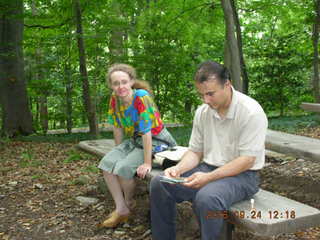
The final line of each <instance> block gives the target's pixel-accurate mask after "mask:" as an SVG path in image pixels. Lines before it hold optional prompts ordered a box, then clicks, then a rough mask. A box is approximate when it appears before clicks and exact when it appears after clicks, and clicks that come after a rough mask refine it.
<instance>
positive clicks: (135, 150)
mask: <svg viewBox="0 0 320 240" xmlns="http://www.w3.org/2000/svg"><path fill="white" fill-rule="evenodd" d="M156 138H158V139H161V140H165V141H166V142H169V143H170V144H171V145H172V146H175V145H177V144H176V141H175V140H174V138H173V137H172V135H171V134H170V133H169V131H168V130H167V129H166V128H163V129H162V131H161V132H160V133H159V134H158V135H157V136H156ZM137 142H138V145H140V146H142V138H138V139H137ZM161 144H163V142H161V141H159V140H156V139H152V146H153V147H154V146H158V145H161ZM143 163H144V153H143V149H142V148H139V147H136V144H135V143H134V141H133V139H132V138H130V139H126V140H124V141H123V142H122V143H121V144H119V145H118V146H116V147H114V148H113V149H112V150H111V151H110V152H108V153H107V154H106V155H105V156H104V157H103V158H102V159H101V161H100V163H99V165H98V168H100V169H102V170H104V171H107V172H109V173H113V174H115V175H118V176H120V177H123V178H126V179H131V178H133V177H134V176H135V174H136V171H137V168H138V167H139V166H140V165H141V164H143Z"/></svg>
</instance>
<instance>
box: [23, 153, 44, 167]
mask: <svg viewBox="0 0 320 240" xmlns="http://www.w3.org/2000/svg"><path fill="white" fill-rule="evenodd" d="M41 165H42V162H41V161H40V160H37V159H36V158H35V156H34V153H33V151H31V150H30V149H28V150H27V151H24V152H23V153H22V154H21V160H20V161H19V166H20V167H22V168H24V167H39V166H41Z"/></svg>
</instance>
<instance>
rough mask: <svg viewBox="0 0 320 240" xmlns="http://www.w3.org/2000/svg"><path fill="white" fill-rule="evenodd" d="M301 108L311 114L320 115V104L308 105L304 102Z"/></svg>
mask: <svg viewBox="0 0 320 240" xmlns="http://www.w3.org/2000/svg"><path fill="white" fill-rule="evenodd" d="M300 108H302V109H303V110H306V111H309V112H316V113H320V103H306V102H303V103H301V104H300Z"/></svg>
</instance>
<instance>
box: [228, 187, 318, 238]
mask: <svg viewBox="0 0 320 240" xmlns="http://www.w3.org/2000/svg"><path fill="white" fill-rule="evenodd" d="M253 199H254V211H252V209H251V203H250V201H242V202H239V203H236V204H234V205H233V206H232V207H231V209H230V215H231V217H233V218H232V219H233V221H235V223H236V224H240V225H241V226H243V227H245V228H246V229H247V230H249V231H250V232H252V233H253V234H255V235H258V236H275V235H278V234H281V233H294V232H298V231H300V230H304V229H306V228H310V227H317V226H319V225H320V210H318V209H316V208H313V207H310V206H308V205H306V204H303V203H300V202H297V201H294V200H291V199H289V198H286V197H282V196H279V195H277V194H274V193H272V192H268V191H265V190H262V189H260V191H259V192H258V193H257V194H256V195H254V197H253Z"/></svg>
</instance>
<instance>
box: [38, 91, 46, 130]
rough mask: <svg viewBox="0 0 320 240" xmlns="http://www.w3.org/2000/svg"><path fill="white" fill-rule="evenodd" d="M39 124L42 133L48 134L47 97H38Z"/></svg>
mask: <svg viewBox="0 0 320 240" xmlns="http://www.w3.org/2000/svg"><path fill="white" fill-rule="evenodd" d="M39 100H40V123H41V129H42V133H44V134H46V133H47V132H48V101H47V96H40V97H39Z"/></svg>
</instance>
